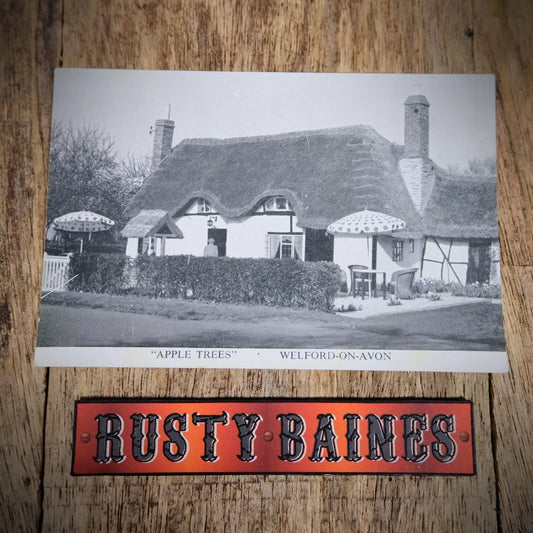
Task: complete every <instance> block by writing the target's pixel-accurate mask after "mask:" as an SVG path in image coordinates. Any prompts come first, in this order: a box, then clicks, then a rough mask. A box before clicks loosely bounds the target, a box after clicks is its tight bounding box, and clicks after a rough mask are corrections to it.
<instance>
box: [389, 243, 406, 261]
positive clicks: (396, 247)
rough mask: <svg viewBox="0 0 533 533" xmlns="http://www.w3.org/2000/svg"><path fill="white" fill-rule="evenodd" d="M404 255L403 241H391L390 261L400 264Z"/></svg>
mask: <svg viewBox="0 0 533 533" xmlns="http://www.w3.org/2000/svg"><path fill="white" fill-rule="evenodd" d="M403 253H404V241H403V240H402V239H393V240H392V260H393V261H394V262H395V263H400V262H401V261H403Z"/></svg>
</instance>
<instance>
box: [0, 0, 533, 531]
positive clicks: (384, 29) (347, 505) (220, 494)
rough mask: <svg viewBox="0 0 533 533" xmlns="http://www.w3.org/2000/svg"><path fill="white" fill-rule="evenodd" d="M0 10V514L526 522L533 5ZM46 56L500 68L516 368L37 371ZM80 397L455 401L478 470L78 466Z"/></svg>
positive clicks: (381, 527)
mask: <svg viewBox="0 0 533 533" xmlns="http://www.w3.org/2000/svg"><path fill="white" fill-rule="evenodd" d="M0 15H1V16H0V28H1V31H0V35H2V40H3V44H2V48H1V51H0V62H1V66H2V69H1V72H2V78H1V82H0V84H1V89H0V95H1V101H2V106H1V107H0V113H1V117H0V221H1V227H2V231H1V232H0V235H1V237H0V242H1V253H0V346H1V359H0V365H1V369H0V380H1V404H0V405H1V407H0V408H1V417H0V424H1V434H2V442H1V444H0V446H1V452H2V453H1V455H0V462H1V464H0V479H2V483H1V486H0V529H2V530H4V531H39V530H42V531H65V530H72V531H135V530H146V531H159V530H169V531H171V530H176V531H188V530H192V531H201V530H211V531H222V530H228V531H247V530H253V531H259V530H261V531H291V530H300V531H311V530H313V531H320V530H323V531H336V530H352V531H357V530H362V531H387V530H390V531H415V530H416V531H420V530H426V531H498V530H502V531H528V530H531V524H533V503H532V502H533V500H532V498H531V488H532V481H531V480H532V478H533V455H532V454H531V451H530V450H531V449H532V447H533V432H532V431H531V426H532V424H531V413H532V412H533V394H532V383H533V372H532V368H531V362H532V355H531V354H532V352H531V346H532V345H533V327H532V325H533V303H532V302H533V240H532V239H531V238H530V235H531V226H532V223H533V208H532V206H533V178H532V176H533V153H532V146H533V142H532V141H533V139H532V138H531V129H530V125H531V124H532V123H533V107H532V103H531V98H530V94H531V85H532V82H533V79H532V68H533V67H532V64H531V57H532V54H531V52H532V39H533V37H532V34H531V31H530V28H531V26H532V24H533V4H531V2H529V1H528V0H515V1H507V2H504V1H503V0H502V1H498V0H491V1H490V2H487V1H484V0H472V1H470V2H463V1H461V0H445V1H442V0H428V1H422V0H419V1H413V2H395V1H392V0H391V1H389V2H386V1H383V2H375V1H374V0H361V1H358V2H354V1H352V0H316V1H307V0H284V1H281V0H280V1H267V0H249V1H243V2H239V1H236V0H235V1H230V0H227V1H209V0H181V1H171V0H162V1H160V2H145V1H143V0H141V1H137V2H134V1H126V0H116V1H113V2H108V1H104V0H88V1H86V2H76V1H73V0H63V1H61V0H51V1H49V2H44V1H43V2H39V1H37V0H35V1H27V2H22V1H21V2H9V3H8V2H2V3H1V5H0ZM59 66H64V67H99V68H143V69H191V70H211V69H215V70H238V71H246V70H255V71H260V70H266V71H268V70H271V71H298V72H300V71H312V72H318V71H325V72H421V73H422V72H428V73H429V72H433V73H448V72H455V73H470V72H477V73H486V72H494V73H495V74H496V76H497V84H498V85H497V98H498V101H497V118H498V156H499V161H498V174H499V176H498V180H499V197H498V203H499V208H500V232H501V250H502V265H501V273H502V279H503V289H504V294H505V297H506V300H505V302H504V314H505V326H506V335H507V346H508V352H509V357H510V364H511V372H510V374H508V375H492V376H491V375H484V374H471V375H466V374H453V375H452V374H421V373H410V374H407V373H405V374H400V373H394V374H393V373H359V372H357V373H354V372H334V371H323V372H309V371H286V370H285V371H273V370H268V371H264V370H187V369H185V370H179V369H174V370H172V369H169V370H159V369H157V370H156V369H148V370H143V369H102V370H100V369H61V368H52V369H49V370H47V369H43V368H35V367H34V366H33V365H32V359H33V349H34V345H35V340H36V331H37V330H36V328H37V316H38V307H39V290H40V285H41V268H42V256H43V240H44V239H43V236H44V229H45V228H44V226H45V204H46V174H47V167H48V163H47V161H48V145H49V136H50V116H51V102H52V76H53V69H54V68H55V67H59ZM92 396H100V397H102V396H103V397H110V396H127V397H161V398H164V397H202V396H204V397H239V396H241V397H269V396H277V397H283V396H286V397H341V398H348V397H353V398H358V399H364V398H371V397H384V398H398V397H400V398H401V397H412V396H416V397H421V398H454V397H464V398H466V399H469V400H472V401H473V402H474V410H475V414H474V421H475V430H476V450H477V451H476V460H477V468H478V469H477V475H476V476H474V477H410V476H393V477H390V478H389V477H387V476H357V477H349V476H334V477H328V476H325V477H321V476H307V477H306V476H262V475H261V476H254V475H250V476H246V477H239V476H218V477H209V476H208V477H206V476H177V477H171V476H163V477H136V476H131V477H119V478H108V477H97V478H92V477H82V478H80V477H77V478H74V477H71V476H70V464H71V444H72V442H71V441H72V423H73V419H72V417H73V409H74V401H75V400H76V399H80V398H86V397H92ZM510 435H512V436H513V438H512V439H509V436H510Z"/></svg>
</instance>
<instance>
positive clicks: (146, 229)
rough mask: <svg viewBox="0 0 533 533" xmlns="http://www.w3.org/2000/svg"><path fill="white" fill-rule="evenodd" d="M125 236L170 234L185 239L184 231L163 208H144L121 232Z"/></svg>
mask: <svg viewBox="0 0 533 533" xmlns="http://www.w3.org/2000/svg"><path fill="white" fill-rule="evenodd" d="M120 233H121V235H122V236H123V237H151V236H153V235H158V234H169V235H171V236H172V237H177V238H178V239H183V233H182V232H181V230H180V229H179V228H178V227H177V226H176V224H174V221H173V220H172V218H171V217H170V215H169V214H168V213H167V212H166V211H163V210H161V209H150V210H146V209H145V210H142V211H140V212H139V213H138V214H137V215H136V216H134V217H133V218H132V219H131V220H130V221H129V222H128V223H127V224H126V225H125V226H124V229H123V230H122V231H121V232H120Z"/></svg>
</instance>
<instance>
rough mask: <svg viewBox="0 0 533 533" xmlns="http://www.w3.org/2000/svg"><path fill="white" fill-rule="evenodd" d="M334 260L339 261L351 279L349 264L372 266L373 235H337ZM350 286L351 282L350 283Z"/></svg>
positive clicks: (338, 263) (347, 276) (334, 245)
mask: <svg viewBox="0 0 533 533" xmlns="http://www.w3.org/2000/svg"><path fill="white" fill-rule="evenodd" d="M333 262H334V263H337V265H339V266H340V267H341V269H342V270H344V272H345V273H346V279H347V280H349V279H350V270H349V269H348V265H365V266H368V268H371V266H372V236H369V237H368V248H367V238H366V235H339V234H336V235H335V240H334V244H333ZM348 286H349V284H348Z"/></svg>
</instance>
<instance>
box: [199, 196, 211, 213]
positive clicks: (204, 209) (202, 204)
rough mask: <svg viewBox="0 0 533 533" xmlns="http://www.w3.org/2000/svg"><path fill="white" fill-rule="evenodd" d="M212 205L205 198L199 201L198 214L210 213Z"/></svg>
mask: <svg viewBox="0 0 533 533" xmlns="http://www.w3.org/2000/svg"><path fill="white" fill-rule="evenodd" d="M210 212H211V205H210V203H209V202H208V201H207V200H204V199H203V198H199V199H198V213H210Z"/></svg>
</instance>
